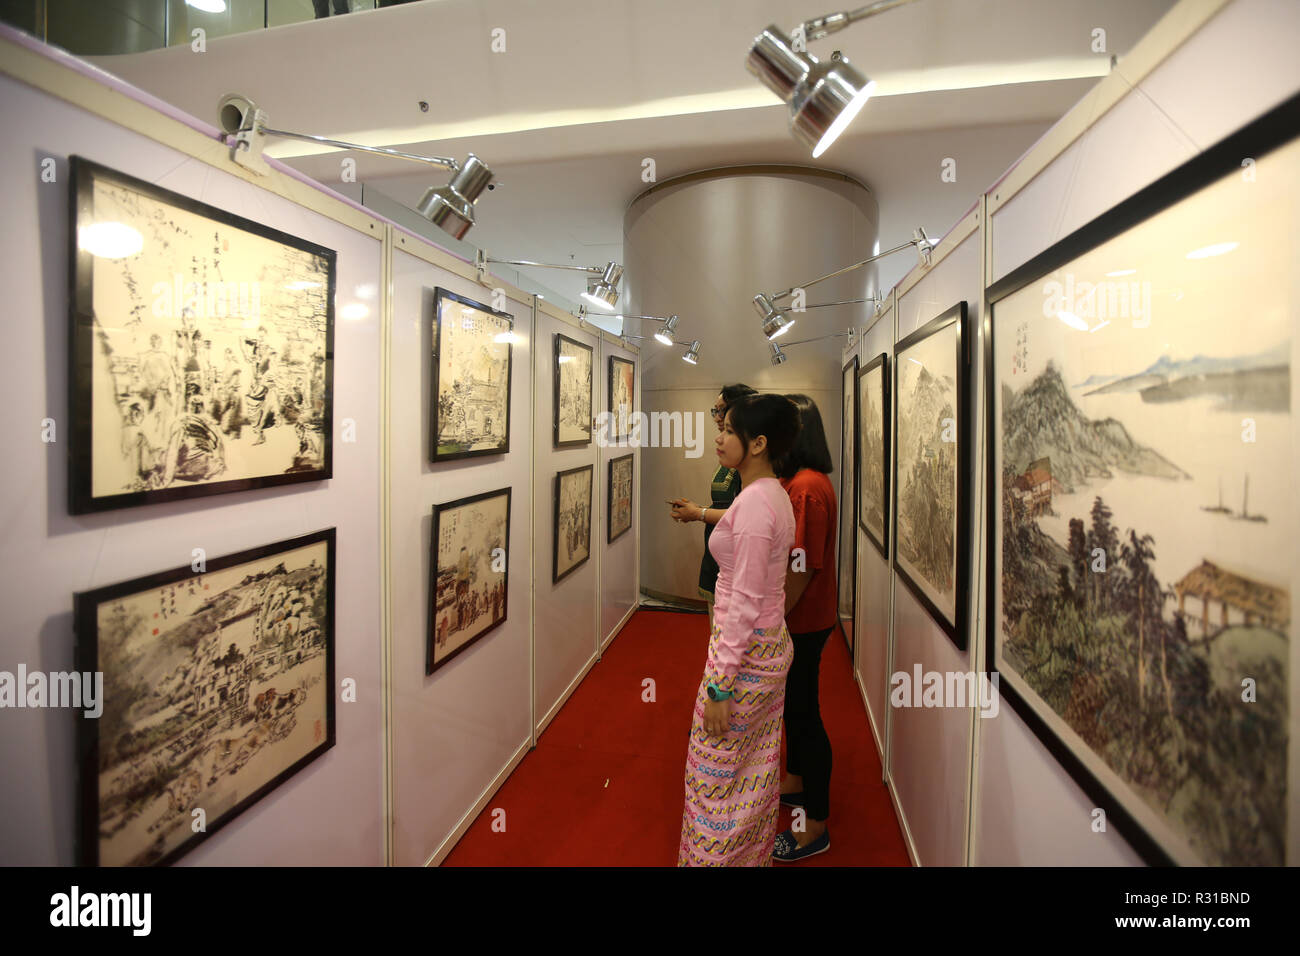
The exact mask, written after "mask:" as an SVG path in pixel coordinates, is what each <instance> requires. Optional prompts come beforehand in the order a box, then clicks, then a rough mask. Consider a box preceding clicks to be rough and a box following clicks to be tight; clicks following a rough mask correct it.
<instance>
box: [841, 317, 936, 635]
mask: <svg viewBox="0 0 1300 956" xmlns="http://www.w3.org/2000/svg"><path fill="white" fill-rule="evenodd" d="M957 341H958V324H957V323H956V322H953V323H950V324H949V325H947V326H946V327H944V328H942V329H940V330H939V331H937V332H935V333H934V334H932V335H930V336H928V337H926V338H924V339H922V340H921V341H919V342H917V343H916V344H914V345H912V346H910V347H908V348H906V350H901V349H900V351H899V352H898V357H897V359H896V361H895V363H894V368H895V370H896V374H897V375H898V472H897V480H898V526H897V527H898V552H897V553H898V564H899V567H900V568H901V569H902V571H903V572H904V573H905V574H906V575H907V577H908V578H909V579H910V581H911V583H912V584H913V585H915V586H917V587H919V588H920V590H921V591H922V592H923V593H924V594H925V596H926V598H928V599H929V601H930V603H931V604H933V605H934V607H935V609H937V610H938V611H939V613H940V614H941V615H943V616H944V617H945V618H946V619H947V622H948V623H949V624H950V625H951V624H952V623H953V622H955V621H956V619H957V590H956V579H957V548H956V541H957V451H958V449H957V439H958V428H957V416H958V413H959V409H958V399H957V393H958V375H957ZM867 386H868V383H867V381H866V380H865V379H864V380H863V382H862V391H863V392H864V393H866V392H868V391H871V389H869V388H868V387H867ZM872 414H873V418H874V417H875V415H876V414H878V413H876V412H873V413H872ZM866 418H867V412H866V411H865V409H864V411H863V421H864V424H865V422H866ZM869 440H870V439H869V436H867V435H866V434H865V433H864V436H863V442H864V445H865V444H866V443H867V442H868V441H869ZM882 447H883V446H882ZM864 460H866V459H865V455H864ZM863 489H864V491H866V490H867V486H866V485H865V483H864V486H863ZM863 497H864V499H865V498H866V497H867V496H866V495H865V494H864V495H863ZM864 506H865V505H864ZM870 527H871V524H870V523H868V528H870ZM881 527H882V531H883V519H881Z"/></svg>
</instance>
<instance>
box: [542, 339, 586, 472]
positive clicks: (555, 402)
mask: <svg viewBox="0 0 1300 956" xmlns="http://www.w3.org/2000/svg"><path fill="white" fill-rule="evenodd" d="M564 342H567V343H568V344H569V345H571V346H573V347H574V348H576V349H582V350H584V351H586V352H587V364H588V367H590V368H591V370H592V372H593V374H592V381H590V382H588V383H587V410H586V415H585V417H584V418H583V419H582V420H583V422H585V426H586V432H587V437H586V438H571V439H568V440H567V441H561V440H560V401H561V397H562V396H561V394H560V353H561V351H562V348H563V345H562V343H564ZM553 354H554V360H553V361H552V363H551V378H552V385H553V387H552V391H551V416H552V425H553V435H552V445H553V446H554V447H555V448H585V447H586V446H587V445H590V444H591V431H592V428H591V422H592V388H593V387H594V385H595V374H594V372H595V350H594V349H593V348H592V347H591V346H590V345H588V344H586V343H585V342H579V341H578V340H577V339H574V338H570V337H569V336H567V335H565V334H564V333H562V332H556V333H555V337H554V344H553Z"/></svg>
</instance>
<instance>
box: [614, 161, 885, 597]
mask: <svg viewBox="0 0 1300 956" xmlns="http://www.w3.org/2000/svg"><path fill="white" fill-rule="evenodd" d="M623 233H624V238H623V257H624V263H625V264H626V267H627V274H626V277H625V279H624V291H625V293H626V295H627V299H628V302H627V308H626V309H621V310H620V311H625V312H627V313H630V314H638V315H669V314H674V313H675V314H677V315H679V316H680V317H681V318H680V322H679V325H678V328H677V332H676V339H677V344H676V345H674V346H671V347H668V346H664V345H661V344H659V343H658V342H656V341H655V340H654V339H652V338H646V339H644V340H642V341H641V343H640V344H641V350H642V351H641V367H642V384H641V401H642V406H643V407H642V411H644V412H645V413H646V414H647V415H648V416H653V415H654V413H656V412H659V413H661V415H662V416H666V417H661V418H660V420H659V421H660V424H661V426H662V425H663V424H664V423H672V422H674V421H675V418H674V413H677V414H678V415H680V416H681V420H682V422H683V427H682V429H681V432H680V434H681V436H682V440H681V442H680V444H679V446H678V447H645V446H644V445H643V447H642V449H641V452H640V454H641V469H642V470H641V489H642V494H641V504H640V507H641V585H642V587H643V588H644V589H646V590H647V591H649V592H651V593H654V594H658V595H664V596H671V597H675V598H687V599H698V597H699V595H698V593H697V581H698V577H699V567H700V558H701V557H702V555H703V548H704V534H703V526H702V525H701V524H698V523H692V524H686V525H682V524H677V523H675V522H674V521H673V520H672V519H671V517H670V516H669V507H668V505H667V504H666V500H667V499H670V498H676V497H679V496H685V497H687V498H690V499H691V500H693V501H697V502H699V503H701V504H704V505H706V506H707V504H708V502H709V480H710V478H711V476H712V475H713V472H714V470H715V469H716V468H717V457H716V454H715V448H714V438H715V437H716V436H717V428H716V427H715V426H714V424H713V421H712V419H711V418H710V417H709V414H708V412H709V408H710V406H711V405H712V404H713V400H714V398H715V397H716V396H717V394H718V391H719V390H720V389H721V387H722V386H723V385H725V384H732V383H736V382H744V383H745V384H747V385H749V386H751V387H753V388H755V389H758V390H759V391H761V392H769V391H770V392H781V393H792V392H802V393H804V394H806V395H808V396H810V397H811V398H812V399H813V400H814V401H815V402H816V403H817V406H818V408H819V409H820V410H821V413H822V417H823V422H824V424H825V428H826V437H827V441H828V443H829V444H830V451H831V457H832V460H833V461H834V462H835V463H836V468H837V470H838V463H839V460H840V457H839V456H840V417H841V413H840V391H841V385H840V365H841V362H840V356H841V353H842V350H843V348H844V346H845V337H844V336H843V335H839V336H837V337H834V338H826V339H824V340H822V341H818V342H811V343H808V344H803V345H793V346H789V347H788V349H787V346H786V343H789V342H798V341H800V340H803V339H813V338H817V337H819V336H829V335H832V334H834V333H841V332H844V331H845V330H846V329H847V328H848V327H849V326H856V327H858V328H861V326H862V320H863V318H864V317H865V316H867V315H869V314H870V306H869V305H852V306H839V307H835V308H825V309H812V310H809V311H807V312H802V313H797V314H794V315H792V316H791V318H793V319H794V320H795V324H794V326H793V327H792V328H790V330H789V331H787V332H786V333H784V334H783V335H782V336H781V337H779V338H778V339H777V340H776V341H777V343H778V344H781V345H782V348H783V349H787V361H786V362H785V363H784V364H782V365H777V366H774V365H772V364H771V355H772V352H771V347H770V345H769V343H768V340H767V339H766V338H765V336H764V335H763V332H762V330H761V324H762V323H761V320H760V318H759V316H758V314H757V313H756V312H755V310H754V306H753V298H754V296H755V294H757V293H759V292H763V293H767V294H768V295H772V294H775V293H778V292H781V291H784V290H785V289H788V288H790V287H791V286H795V285H798V284H799V283H800V282H807V281H809V280H812V279H815V278H817V277H818V276H822V275H825V274H826V273H829V272H834V271H835V270H837V269H840V268H842V267H844V266H846V265H849V264H851V263H853V262H857V261H859V260H861V259H865V258H866V257H868V256H870V255H872V254H873V253H874V252H875V251H877V247H876V238H877V206H876V200H875V197H874V196H873V195H872V193H871V190H870V189H868V188H867V187H866V186H864V185H863V184H862V183H860V182H857V181H856V180H853V179H851V178H849V177H848V176H845V175H843V174H840V173H832V172H829V171H826V170H820V169H813V168H806V167H800V166H742V167H730V168H724V169H714V170H706V171H703V172H698V173H691V174H689V175H686V176H681V177H679V178H677V179H673V180H669V181H667V182H663V183H659V184H657V185H655V186H653V187H651V188H650V189H648V190H646V191H645V192H644V193H642V194H641V195H640V196H638V197H637V198H636V199H634V200H633V201H632V204H631V205H630V206H629V207H628V211H627V214H626V216H625V217H624V220H623ZM874 292H875V269H874V265H869V266H866V267H863V268H861V269H858V270H855V271H854V272H851V273H848V274H847V275H844V276H839V277H837V278H835V279H830V280H827V281H825V282H821V283H818V284H817V285H815V286H812V287H811V288H809V289H808V290H807V292H806V294H805V302H806V304H807V305H813V304H816V303H820V302H831V301H840V300H843V299H857V298H864V297H867V296H870V295H871V294H873V293H874ZM791 304H792V302H791V299H790V298H786V299H783V300H781V301H780V302H778V303H777V305H778V306H782V307H789V306H791ZM638 326H639V327H638ZM656 328H657V326H656V325H655V324H653V323H648V322H643V323H637V322H634V321H631V320H628V321H627V331H629V332H633V333H641V332H644V333H645V334H647V335H649V334H650V333H651V332H653V331H654V330H655V329H656ZM695 339H698V340H699V341H700V353H699V362H698V364H696V365H690V364H688V363H686V362H683V361H682V353H683V352H685V351H686V349H687V347H688V346H689V345H690V344H691V342H692V341H693V340H695ZM652 420H653V419H652ZM687 423H689V428H688V427H686V425H687ZM701 425H702V426H703V428H702V431H703V433H702V434H700V426H701ZM672 427H673V426H672V425H671V424H670V425H669V428H664V427H660V428H655V429H647V434H646V435H644V436H643V441H644V442H653V441H662V440H663V438H664V434H665V432H671V430H672ZM686 439H689V442H687V441H686ZM682 446H685V447H682ZM831 481H832V483H833V484H834V485H835V487H836V488H838V487H839V475H838V474H835V475H832V477H831Z"/></svg>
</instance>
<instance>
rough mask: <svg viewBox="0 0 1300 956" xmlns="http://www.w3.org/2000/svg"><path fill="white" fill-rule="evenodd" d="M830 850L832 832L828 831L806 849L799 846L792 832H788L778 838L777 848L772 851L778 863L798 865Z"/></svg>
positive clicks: (773, 857)
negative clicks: (801, 861)
mask: <svg viewBox="0 0 1300 956" xmlns="http://www.w3.org/2000/svg"><path fill="white" fill-rule="evenodd" d="M830 848H831V831H830V830H826V831H825V832H824V833H822V835H821V836H819V837H818V838H817V839H815V840H813V841H812V842H811V843H809V844H808V845H807V846H805V847H801V846H799V843H798V841H797V840H795V838H794V832H793V831H792V830H786V831H785V832H784V833H782V834H780V835H779V836H777V838H776V848H775V849H774V850H773V851H772V859H774V860H776V861H777V862H778V863H798V862H799V861H800V860H806V859H808V857H810V856H816V855H817V854H818V853H825V852H826V851H827V850H829V849H830Z"/></svg>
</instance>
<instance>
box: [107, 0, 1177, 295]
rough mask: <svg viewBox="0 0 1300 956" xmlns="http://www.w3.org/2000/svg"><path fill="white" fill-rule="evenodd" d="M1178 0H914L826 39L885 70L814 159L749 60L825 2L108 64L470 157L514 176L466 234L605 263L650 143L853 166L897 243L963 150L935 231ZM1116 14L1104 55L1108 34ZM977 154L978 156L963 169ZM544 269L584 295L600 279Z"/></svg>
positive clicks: (519, 254) (554, 7) (586, 0)
mask: <svg viewBox="0 0 1300 956" xmlns="http://www.w3.org/2000/svg"><path fill="white" fill-rule="evenodd" d="M1171 6H1173V0H918V2H916V3H913V4H910V5H908V6H904V7H900V8H898V9H895V10H891V11H889V12H887V13H885V14H882V15H881V16H879V17H877V18H873V19H871V20H868V21H865V22H862V23H858V24H856V25H854V26H852V27H850V28H848V29H847V30H845V31H844V32H841V33H838V34H836V35H834V36H832V37H828V38H826V39H823V40H819V41H815V42H813V43H811V44H810V45H809V50H810V52H811V53H812V54H813V55H815V56H818V57H819V58H824V57H825V56H828V55H829V54H830V52H831V51H832V50H841V51H842V52H843V55H844V56H845V58H847V59H848V60H849V61H850V62H851V63H853V64H854V65H855V66H856V67H858V68H859V69H860V70H861V71H862V72H864V73H866V74H867V75H868V76H870V77H872V78H873V79H875V80H876V81H877V83H878V92H877V95H876V96H875V97H874V98H873V100H872V102H871V103H870V104H869V105H868V107H867V108H866V109H865V110H864V111H863V113H862V114H861V115H860V116H859V117H858V118H857V120H856V121H855V122H854V124H853V126H852V127H850V129H849V131H848V132H847V133H846V134H845V135H844V136H843V137H842V138H841V140H840V141H839V142H838V143H837V144H836V145H835V146H834V147H833V148H832V149H830V150H829V151H828V152H827V153H826V154H825V155H824V156H823V157H821V158H820V159H819V160H816V161H813V160H812V159H811V158H810V157H809V156H808V155H807V153H806V152H804V151H803V150H802V149H801V148H800V147H798V146H797V144H796V143H795V142H794V141H793V139H792V138H791V137H790V135H789V132H788V130H787V127H786V118H785V108H784V107H783V106H781V105H780V104H779V103H778V102H777V100H776V97H775V96H774V95H773V94H771V93H770V92H768V91H767V90H766V89H765V88H764V87H762V86H761V84H759V83H758V81H757V80H756V79H754V78H753V77H752V76H751V75H750V74H749V73H748V72H747V71H746V70H745V67H744V60H745V54H746V52H747V51H748V49H749V46H750V43H751V42H752V40H753V38H754V36H755V35H756V34H757V33H759V32H760V31H761V30H762V29H763V28H764V27H766V26H767V25H768V24H769V23H775V24H777V25H779V26H781V27H782V28H783V29H785V30H787V31H788V30H789V29H790V28H791V27H793V26H794V25H795V24H796V23H798V22H799V21H800V20H801V19H803V18H808V17H813V16H816V15H819V14H823V13H826V12H828V11H827V10H826V9H823V8H821V7H819V6H817V3H816V0H800V2H792V0H713V2H710V3H701V2H699V0H653V2H649V0H425V2H422V3H412V4H406V5H403V6H398V7H392V8H388V9H383V10H375V11H370V12H363V13H355V14H351V15H348V16H344V17H331V18H329V19H328V20H322V21H317V22H308V23H303V24H295V25H293V26H287V27H278V28H274V29H270V30H259V31H255V32H252V33H247V34H241V35H236V36H230V37H220V38H216V39H211V40H209V41H208V44H207V49H206V51H205V52H203V53H195V52H193V51H192V50H191V49H190V48H189V47H179V46H178V47H172V48H170V49H166V50H159V51H153V52H150V53H143V54H133V55H128V56H117V57H95V58H91V59H93V61H94V62H95V63H97V64H98V65H100V66H102V67H103V68H105V69H107V70H109V71H111V72H114V73H116V74H118V75H119V76H122V77H123V78H124V79H126V80H128V81H130V82H132V83H134V84H136V85H137V86H140V87H141V88H143V89H145V90H147V91H149V92H151V93H153V94H155V95H156V96H159V97H161V98H163V99H165V100H167V101H169V102H171V103H173V104H175V105H176V106H178V107H180V108H181V109H183V110H185V111H187V112H189V113H191V114H193V115H195V116H198V117H199V118H201V119H204V120H206V121H208V122H213V123H215V121H216V104H217V101H218V100H219V99H220V98H221V96H222V95H224V94H225V93H228V92H239V93H243V94H245V95H247V96H250V97H252V98H253V99H254V100H255V101H257V103H258V105H259V106H260V107H262V108H263V109H264V110H265V111H266V113H267V115H268V123H269V125H270V126H272V127H277V128H281V129H287V130H294V131H298V132H306V133H313V134H316V135H321V136H327V137H331V138H337V139H343V140H348V141H351V142H357V143H361V144H364V145H371V146H391V147H396V148H401V149H405V150H408V151H411V152H416V153H422V154H426V155H442V156H453V157H456V158H458V159H460V158H463V157H464V156H465V154H466V153H468V152H471V151H472V152H474V153H475V154H477V155H478V156H480V157H481V158H482V159H484V160H485V161H486V162H488V163H489V164H490V165H491V166H492V167H493V169H494V170H495V171H496V173H497V177H498V179H499V180H500V181H501V183H502V184H503V185H502V187H501V188H500V189H497V190H495V191H494V192H492V193H487V194H485V195H484V197H483V198H482V199H480V201H479V204H478V219H479V224H478V225H477V226H476V227H475V228H474V230H472V231H471V233H470V234H469V236H468V238H469V239H470V240H471V241H472V242H474V243H475V244H477V245H480V246H484V247H486V248H488V250H489V252H490V253H491V254H492V255H495V256H501V257H505V258H526V259H536V260H543V261H552V262H564V263H568V262H577V263H578V264H583V265H586V264H594V263H599V262H603V261H604V260H606V259H609V258H619V256H620V255H621V248H622V218H623V212H624V210H625V209H626V208H627V205H628V203H629V202H631V200H632V199H633V198H634V197H635V196H636V195H637V194H638V193H639V192H641V191H642V190H644V189H645V188H646V187H647V186H648V183H647V182H645V181H643V179H642V169H643V163H642V161H643V159H645V158H647V157H649V158H652V159H654V161H655V165H656V170H655V172H656V176H657V180H658V181H659V182H662V181H664V180H666V179H668V178H671V177H672V176H675V175H678V174H680V173H684V172H689V171H693V170H697V169H703V168H710V167H717V166H728V165H741V164H750V163H769V162H779V163H799V164H803V165H816V166H821V167H824V168H830V169H835V170H838V171H841V172H845V173H848V174H849V175H851V176H854V177H855V178H857V179H859V180H861V181H862V182H864V183H867V184H868V185H870V186H871V187H872V188H873V189H874V190H875V191H876V194H877V197H878V200H879V201H880V204H881V209H882V222H881V240H882V244H886V243H887V242H888V241H891V240H892V241H893V242H897V241H901V239H905V238H907V237H908V236H910V234H911V229H912V228H913V227H914V226H915V225H917V224H918V223H919V222H920V221H921V220H920V218H919V216H918V215H917V214H916V211H914V210H913V209H912V208H911V201H912V198H913V197H914V195H915V194H916V192H917V190H921V191H922V192H924V190H926V189H929V188H931V185H932V186H933V188H935V189H939V188H941V187H940V181H939V166H938V164H939V162H940V161H941V160H942V159H943V158H945V157H948V156H952V157H954V158H956V159H957V161H958V170H959V173H958V175H959V184H960V185H959V186H958V184H947V186H948V187H949V188H948V189H947V193H948V196H950V197H951V198H950V199H948V200H946V204H944V205H943V206H942V209H943V210H944V212H943V213H938V212H937V209H938V208H939V207H935V206H934V203H933V202H931V203H930V206H931V207H932V210H934V211H932V214H946V212H947V210H949V209H951V210H952V211H951V218H950V219H949V220H948V221H942V222H933V221H931V222H926V223H925V225H926V226H927V228H928V229H929V231H930V233H931V235H932V236H935V237H937V235H939V234H941V233H942V232H943V231H945V230H946V229H947V228H948V226H950V225H951V223H952V220H955V219H956V218H957V217H958V216H959V215H960V213H961V211H962V210H963V209H965V208H966V207H967V206H969V205H970V203H971V202H973V201H974V199H975V198H976V197H977V196H978V194H979V192H980V191H981V190H982V189H983V188H984V187H986V186H988V185H989V184H990V182H991V181H992V179H993V178H995V177H996V176H997V175H998V174H999V173H1000V172H1001V171H1002V170H1004V169H1005V168H1006V167H1007V166H1008V165H1010V164H1011V162H1013V161H1014V160H1015V158H1016V157H1017V156H1019V155H1020V154H1021V152H1023V150H1024V149H1025V148H1026V146H1028V145H1029V144H1030V143H1032V141H1033V140H1034V139H1035V138H1037V135H1038V134H1040V133H1041V132H1042V131H1043V130H1044V129H1045V128H1046V127H1047V126H1049V125H1050V124H1051V123H1052V122H1054V121H1055V120H1056V119H1057V118H1059V117H1060V116H1061V115H1062V114H1063V113H1064V112H1065V111H1066V110H1067V109H1068V108H1069V107H1070V106H1072V105H1073V104H1074V103H1075V102H1077V101H1078V99H1079V98H1080V97H1081V96H1082V95H1083V94H1084V93H1086V92H1087V90H1088V88H1089V87H1090V86H1091V85H1092V84H1093V83H1094V82H1096V78H1097V77H1099V76H1101V75H1103V74H1104V73H1105V72H1106V70H1107V69H1108V67H1109V61H1110V56H1111V55H1112V54H1113V55H1118V56H1121V57H1122V56H1123V55H1124V54H1125V53H1126V52H1127V51H1128V50H1129V49H1131V48H1132V46H1133V45H1134V44H1135V43H1136V42H1137V40H1138V39H1140V38H1141V36H1142V35H1143V34H1144V33H1145V32H1146V31H1147V30H1148V29H1149V28H1150V27H1151V25H1152V24H1154V23H1155V21H1156V20H1157V19H1159V17H1160V16H1161V15H1163V14H1164V13H1165V12H1166V11H1167V10H1168V9H1169V8H1170V7H1171ZM498 29H499V30H504V31H505V32H504V45H505V50H504V51H502V52H494V51H493V44H494V34H493V31H494V30H498ZM1097 29H1101V30H1104V31H1105V52H1104V53H1103V52H1094V50H1093V46H1094V43H1095V42H1096V41H1095V39H1094V31H1095V30H1097ZM501 38H502V34H500V33H498V34H496V40H497V42H496V45H497V46H500V42H501ZM422 100H423V101H425V102H427V103H428V106H429V108H428V112H427V113H426V112H422V111H421V110H420V108H419V105H418V104H419V102H420V101H422ZM994 126H996V127H997V129H991V128H990V127H994ZM959 131H960V132H959ZM962 148H964V149H966V150H968V151H969V153H970V154H971V155H972V156H975V155H976V154H977V156H978V158H977V160H975V161H974V162H973V163H972V164H968V165H967V166H966V173H967V175H966V178H965V179H964V180H963V179H962V174H963V158H962V156H961V155H959V150H960V149H962ZM267 153H268V154H269V155H273V156H277V157H279V158H281V159H284V160H285V161H287V162H290V163H291V164H292V165H294V166H295V167H297V168H299V169H301V170H302V171H304V172H305V173H307V174H308V175H310V176H313V177H314V178H316V179H319V180H320V181H321V182H323V183H325V184H326V185H331V186H334V185H337V184H338V183H339V179H340V171H341V164H340V160H341V159H342V158H343V157H344V156H348V157H351V158H353V159H355V161H356V171H357V178H358V179H359V180H361V181H363V182H364V183H366V184H367V185H368V186H370V187H374V188H377V189H379V190H381V191H383V192H385V193H387V194H389V195H391V196H393V197H394V198H397V199H399V200H401V201H403V202H407V203H413V202H414V201H415V200H416V199H418V198H419V195H420V194H421V193H422V192H423V190H424V189H425V188H427V186H429V185H441V184H442V183H443V182H445V180H446V174H445V173H441V172H438V171H430V170H422V169H420V168H419V167H417V166H415V165H412V164H406V163H402V162H398V161H395V160H391V159H384V158H381V157H376V156H373V155H368V154H365V153H357V152H350V153H341V152H338V151H326V150H324V149H323V148H321V147H317V146H315V145H314V144H309V143H302V142H297V141H293V140H284V139H280V140H272V141H270V143H269V144H268V147H267ZM981 176H982V177H983V179H984V181H980V180H979V178H978V177H981ZM904 196H906V197H908V202H907V203H904V204H901V205H900V204H899V203H897V202H893V201H892V200H894V199H900V198H902V197H904ZM922 205H924V204H922ZM887 213H888V214H887ZM571 256H572V257H573V258H572V259H571V258H570V257H571ZM827 265H828V266H829V267H831V268H834V267H836V266H838V265H842V263H828V264H827ZM536 277H537V278H538V279H539V280H541V281H543V282H545V283H546V284H548V285H550V286H552V287H553V288H555V289H557V290H558V291H559V292H561V293H563V294H564V295H566V296H568V297H570V298H571V299H574V300H575V301H576V297H577V292H578V291H579V290H580V288H581V284H582V279H581V276H580V274H578V273H567V272H547V273H540V274H538V275H537V276H536Z"/></svg>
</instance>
